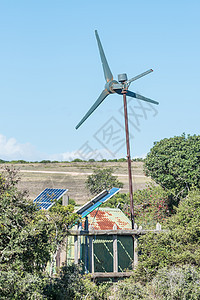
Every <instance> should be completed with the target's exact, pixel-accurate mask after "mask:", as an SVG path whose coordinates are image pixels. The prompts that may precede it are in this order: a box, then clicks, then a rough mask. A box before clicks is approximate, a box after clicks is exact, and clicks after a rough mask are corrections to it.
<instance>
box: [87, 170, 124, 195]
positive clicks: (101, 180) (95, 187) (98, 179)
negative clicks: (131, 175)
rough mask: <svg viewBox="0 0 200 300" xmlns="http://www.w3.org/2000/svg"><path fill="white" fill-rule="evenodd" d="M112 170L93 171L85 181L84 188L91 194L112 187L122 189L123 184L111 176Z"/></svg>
mask: <svg viewBox="0 0 200 300" xmlns="http://www.w3.org/2000/svg"><path fill="white" fill-rule="evenodd" d="M112 173H113V169H112V168H105V169H99V170H95V171H94V174H92V175H89V176H88V177H87V180H86V188H87V189H88V190H89V191H90V193H91V194H98V193H100V192H101V191H102V190H105V189H110V188H112V187H118V188H122V187H123V183H122V182H120V181H119V180H118V179H117V177H116V176H113V175H112Z"/></svg>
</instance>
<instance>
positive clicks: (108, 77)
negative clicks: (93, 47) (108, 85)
mask: <svg viewBox="0 0 200 300" xmlns="http://www.w3.org/2000/svg"><path fill="white" fill-rule="evenodd" d="M95 35H96V39H97V44H98V47H99V53H100V57H101V62H102V66H103V72H104V76H105V79H106V81H107V82H108V81H110V80H113V74H112V72H111V70H110V68H109V65H108V62H107V59H106V56H105V53H104V51H103V47H102V44H101V41H100V38H99V35H98V32H97V30H95Z"/></svg>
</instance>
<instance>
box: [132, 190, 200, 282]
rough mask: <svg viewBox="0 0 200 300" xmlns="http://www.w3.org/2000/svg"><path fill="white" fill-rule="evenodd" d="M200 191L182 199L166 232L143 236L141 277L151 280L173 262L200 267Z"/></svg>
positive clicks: (140, 244) (137, 272) (141, 238)
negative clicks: (161, 269)
mask: <svg viewBox="0 0 200 300" xmlns="http://www.w3.org/2000/svg"><path fill="white" fill-rule="evenodd" d="M199 216H200V191H199V190H194V191H191V192H190V193H189V195H188V197H187V198H186V199H183V200H181V202H180V203H179V206H178V208H177V209H176V214H175V215H173V216H172V217H170V218H169V219H168V221H167V223H166V225H165V228H166V232H161V233H159V234H155V233H148V234H146V235H144V236H141V237H140V239H139V245H138V248H139V251H140V253H141V255H140V256H139V260H140V263H139V265H138V268H137V270H136V275H137V278H138V280H141V281H144V282H145V281H148V280H151V279H152V277H153V276H154V275H155V274H156V272H157V270H158V269H160V268H163V267H167V266H168V267H169V266H172V265H184V264H192V265H196V266H198V267H200V223H199Z"/></svg>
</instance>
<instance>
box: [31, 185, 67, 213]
mask: <svg viewBox="0 0 200 300" xmlns="http://www.w3.org/2000/svg"><path fill="white" fill-rule="evenodd" d="M67 191H68V190H67V189H48V188H47V189H45V190H44V191H43V192H41V193H40V194H39V195H38V196H37V198H35V200H33V203H35V204H36V205H37V207H38V208H39V209H46V210H47V209H49V208H51V207H52V206H53V205H54V204H55V202H56V201H58V200H59V199H60V198H61V197H62V196H63V195H64V194H65V193H66V192H67Z"/></svg>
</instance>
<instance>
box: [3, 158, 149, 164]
mask: <svg viewBox="0 0 200 300" xmlns="http://www.w3.org/2000/svg"><path fill="white" fill-rule="evenodd" d="M125 161H126V158H118V159H117V158H114V159H102V160H95V159H93V158H90V159H88V160H83V159H80V158H75V159H74V160H72V161H68V160H65V161H58V160H45V159H44V160H41V161H26V160H23V159H19V160H10V161H9V160H4V159H0V164H33V163H34V164H35V163H38V164H53V163H70V162H125ZM132 161H144V158H133V159H132Z"/></svg>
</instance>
